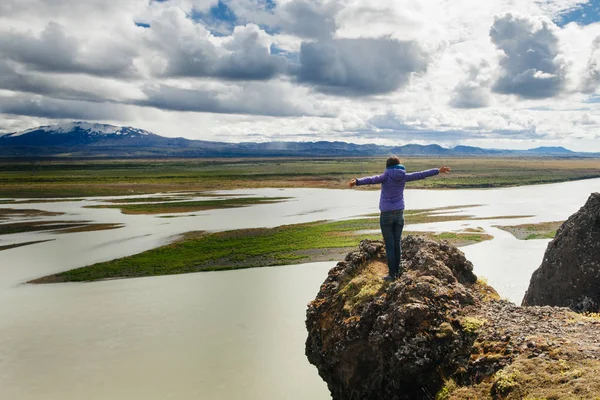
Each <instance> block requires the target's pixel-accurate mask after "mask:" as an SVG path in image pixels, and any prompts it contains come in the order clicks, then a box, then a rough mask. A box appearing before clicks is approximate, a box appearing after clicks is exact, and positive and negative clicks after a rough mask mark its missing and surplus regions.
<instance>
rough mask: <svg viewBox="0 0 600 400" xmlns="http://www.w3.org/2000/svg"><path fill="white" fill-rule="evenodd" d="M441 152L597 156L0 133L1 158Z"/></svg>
mask: <svg viewBox="0 0 600 400" xmlns="http://www.w3.org/2000/svg"><path fill="white" fill-rule="evenodd" d="M389 154H398V155H400V156H444V157H463V156H466V157H494V156H534V157H539V156H541V157H545V156H552V157H571V156H578V157H579V156H580V157H598V156H599V154H593V153H574V152H571V151H570V150H567V149H565V148H562V147H550V148H548V147H540V148H536V149H530V150H498V149H482V148H479V147H471V146H456V147H454V148H446V147H442V146H440V145H436V144H431V145H426V146H422V145H417V144H404V145H396V146H380V145H374V144H371V145H359V144H354V143H345V142H326V141H321V142H265V143H253V142H250V143H222V142H207V141H202V140H189V139H185V138H167V137H164V136H159V135H156V134H154V133H151V132H148V131H145V130H142V129H138V128H132V127H129V126H126V127H120V126H114V125H107V124H93V123H88V122H71V123H67V124H60V125H51V126H41V127H38V128H33V129H28V130H26V131H22V132H14V133H6V134H3V135H0V156H2V157H41V156H42V157H43V156H53V157H55V156H69V157H315V156H327V157H336V156H344V157H356V156H387V155H389Z"/></svg>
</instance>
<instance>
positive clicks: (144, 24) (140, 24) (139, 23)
mask: <svg viewBox="0 0 600 400" xmlns="http://www.w3.org/2000/svg"><path fill="white" fill-rule="evenodd" d="M135 26H139V27H141V28H150V24H147V23H145V22H136V23H135Z"/></svg>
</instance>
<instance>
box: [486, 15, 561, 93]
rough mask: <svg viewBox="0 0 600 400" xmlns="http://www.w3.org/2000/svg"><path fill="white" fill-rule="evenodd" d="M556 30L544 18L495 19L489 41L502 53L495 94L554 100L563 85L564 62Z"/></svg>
mask: <svg viewBox="0 0 600 400" xmlns="http://www.w3.org/2000/svg"><path fill="white" fill-rule="evenodd" d="M557 30H558V28H557V27H556V25H555V24H554V23H553V22H552V21H550V20H549V19H548V18H545V17H523V16H514V15H512V14H510V13H508V14H504V15H502V16H499V17H496V18H495V20H494V24H493V25H492V28H491V29H490V38H491V39H492V42H493V43H494V44H495V45H496V47H497V48H498V49H499V50H502V51H503V52H504V56H503V57H502V58H501V59H500V66H501V68H502V76H501V77H500V78H499V79H498V80H497V81H496V82H495V84H494V86H493V90H494V92H496V93H502V94H514V95H517V96H519V97H522V98H528V99H541V98H548V97H554V96H556V95H557V94H559V93H560V92H561V90H562V89H563V88H564V86H565V83H566V77H565V76H566V70H567V66H568V62H567V59H566V58H565V57H564V56H563V55H562V53H561V52H560V49H559V40H558V36H557Z"/></svg>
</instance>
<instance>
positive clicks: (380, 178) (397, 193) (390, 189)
mask: <svg viewBox="0 0 600 400" xmlns="http://www.w3.org/2000/svg"><path fill="white" fill-rule="evenodd" d="M439 173H440V171H439V170H438V169H437V168H434V169H428V170H427V171H421V172H411V173H410V174H408V173H406V171H404V170H403V169H400V168H387V169H386V170H385V172H384V173H383V174H381V175H375V176H370V177H367V178H359V179H357V180H356V186H360V185H372V184H376V183H381V197H380V198H379V209H380V210H381V211H395V210H404V185H405V184H406V182H410V181H418V180H419V179H425V178H427V177H430V176H434V175H437V174H439Z"/></svg>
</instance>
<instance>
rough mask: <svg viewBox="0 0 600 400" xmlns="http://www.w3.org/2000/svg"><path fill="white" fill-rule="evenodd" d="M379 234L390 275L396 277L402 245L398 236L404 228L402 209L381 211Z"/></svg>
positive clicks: (398, 270) (398, 271)
mask: <svg viewBox="0 0 600 400" xmlns="http://www.w3.org/2000/svg"><path fill="white" fill-rule="evenodd" d="M379 225H380V226H381V234H382V235H383V241H384V243H385V253H386V255H387V264H388V270H389V273H390V276H393V277H396V276H398V274H399V273H402V271H400V257H401V256H402V247H401V245H400V237H401V236H402V229H403V228H404V210H396V211H382V212H381V215H380V216H379Z"/></svg>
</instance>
